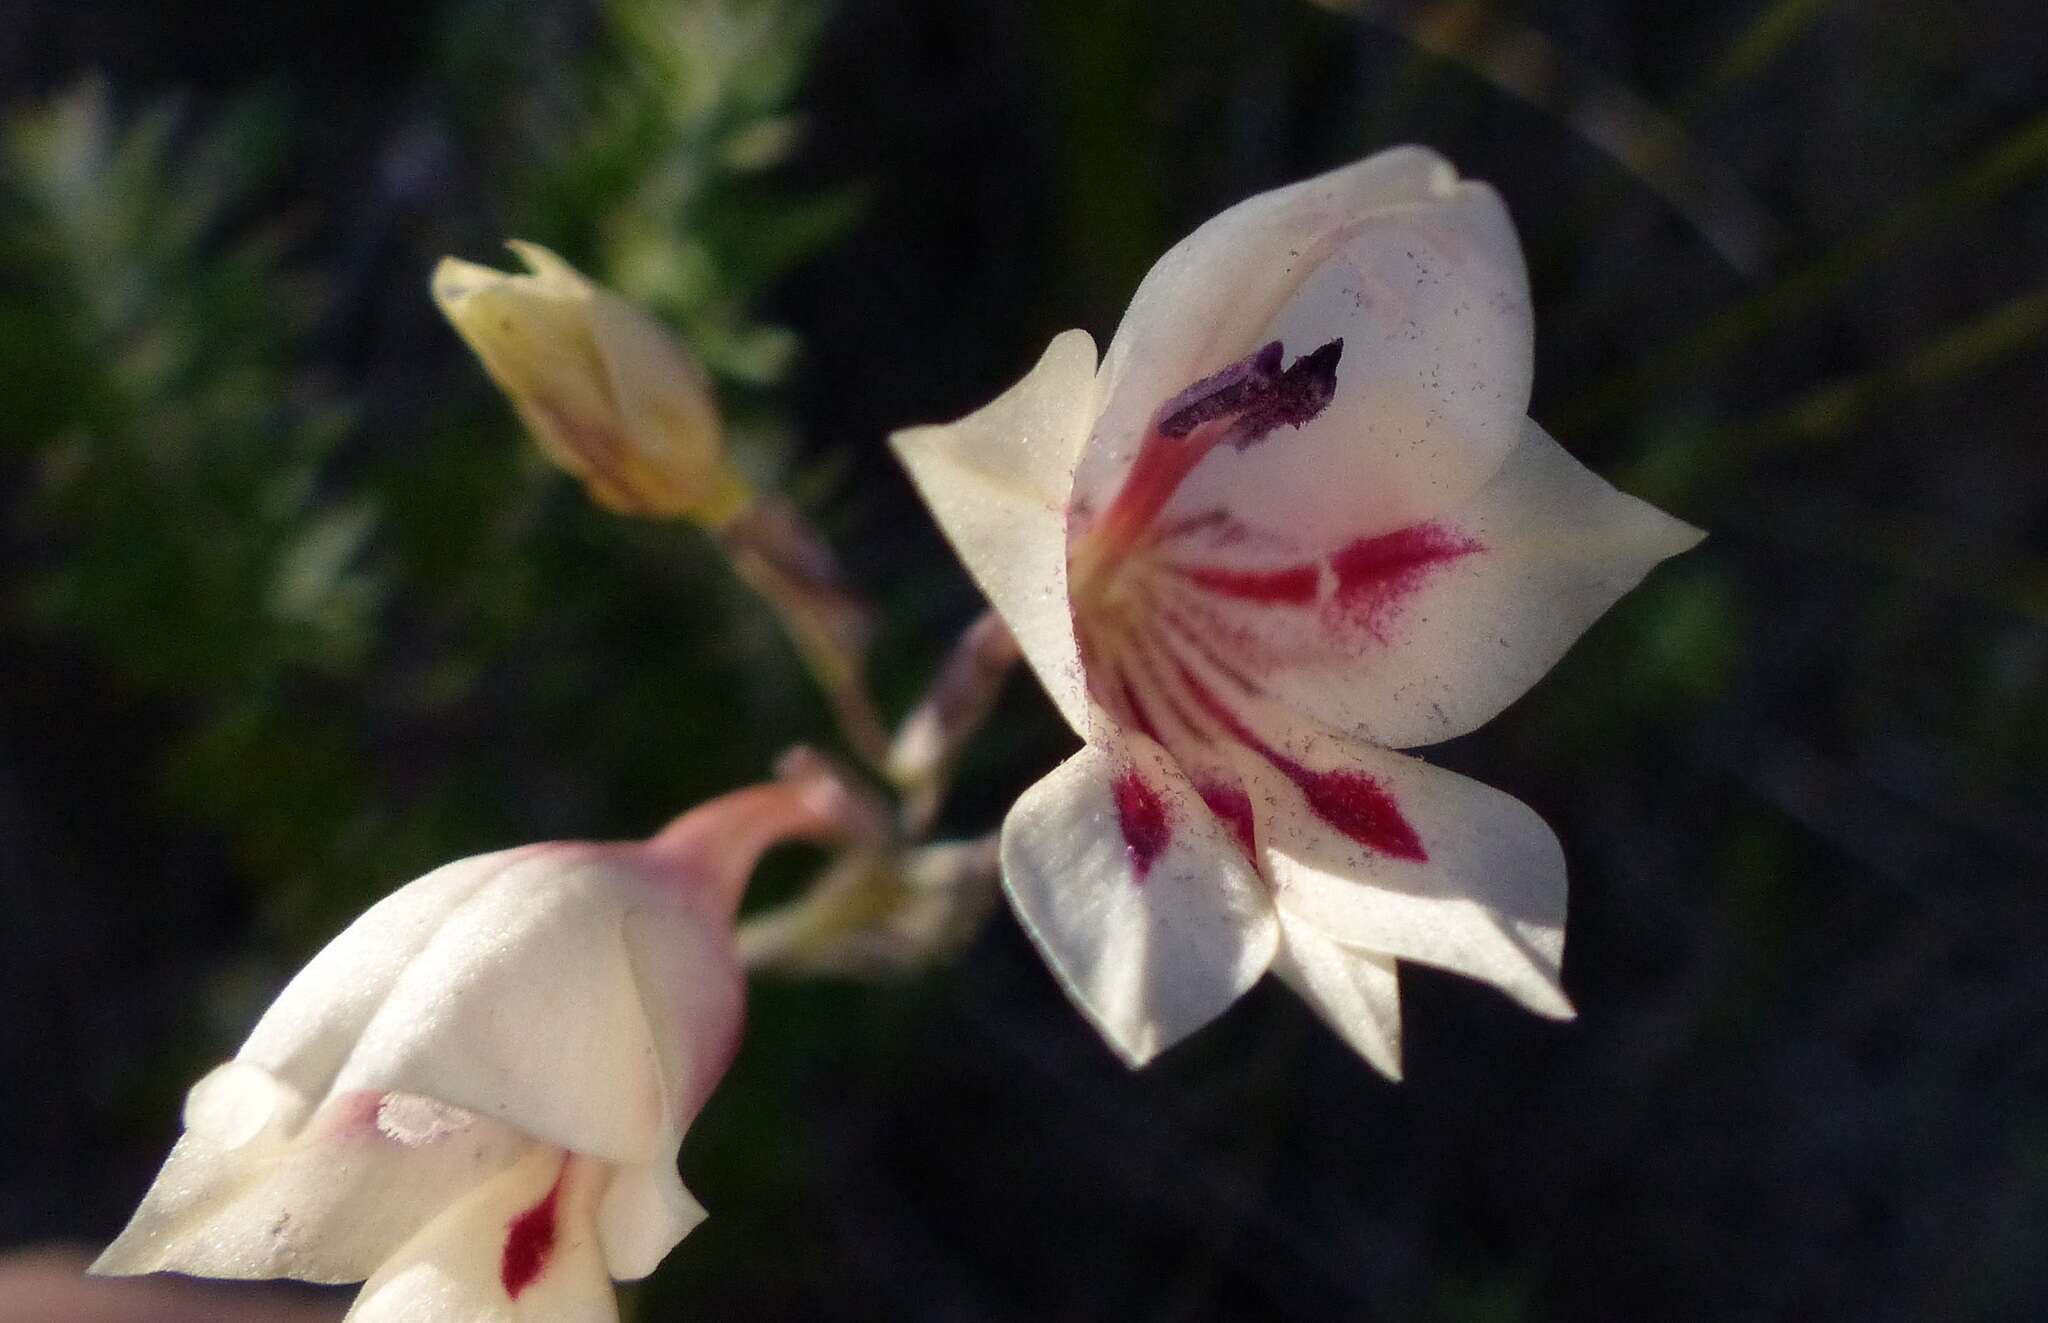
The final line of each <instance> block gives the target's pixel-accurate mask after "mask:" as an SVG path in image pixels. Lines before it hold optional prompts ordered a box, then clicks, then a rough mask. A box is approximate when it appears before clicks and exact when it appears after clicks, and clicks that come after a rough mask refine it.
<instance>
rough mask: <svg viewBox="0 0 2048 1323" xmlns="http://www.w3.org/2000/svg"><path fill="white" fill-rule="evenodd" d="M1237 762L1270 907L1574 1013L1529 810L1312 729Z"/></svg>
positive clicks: (1560, 899)
mask: <svg viewBox="0 0 2048 1323" xmlns="http://www.w3.org/2000/svg"><path fill="white" fill-rule="evenodd" d="M1286 758H1287V760H1288V761H1290V762H1291V764H1292V765H1291V768H1283V767H1280V766H1276V765H1275V764H1274V763H1273V762H1271V761H1270V760H1267V759H1265V758H1262V757H1260V756H1258V755H1256V754H1253V753H1249V752H1247V753H1245V754H1243V755H1242V758H1241V761H1242V763H1243V766H1244V768H1245V774H1246V777H1247V780H1248V781H1249V782H1250V783H1251V785H1252V787H1253V791H1252V800H1253V804H1254V808H1255V811H1256V812H1257V813H1258V815H1259V828H1260V838H1259V839H1260V845H1261V847H1262V853H1263V862H1264V866H1265V873H1266V876H1267V877H1268V878H1270V879H1271V880H1272V882H1273V885H1274V889H1275V890H1274V898H1275V902H1276V904H1277V905H1278V906H1279V907H1280V908H1281V909H1282V910H1284V911H1286V912H1288V913H1289V914H1291V915H1292V916H1293V917H1295V918H1297V919H1299V920H1301V921H1302V922H1303V923H1305V924H1307V925H1309V926H1310V927H1312V928H1314V929H1316V930H1317V931H1318V932H1320V933H1322V934H1323V935H1324V936H1326V937H1328V938H1329V939H1331V940H1333V941H1336V942H1339V943H1342V944H1343V945H1346V946H1351V947H1357V948H1360V949H1364V950H1369V951H1376V952H1379V953H1380V954H1382V955H1388V956H1393V957H1396V958H1398V959H1401V960H1414V961H1418V962H1420V963H1422V964H1426V965H1433V966H1436V967H1437V968H1440V969H1447V970H1450V971H1451V972H1453V973H1457V974H1463V975H1465V976H1466V977H1468V978H1474V979H1478V980H1479V981H1481V982H1483V983H1490V984H1492V985H1493V986H1495V987H1497V988H1499V989H1500V990H1501V991H1503V992H1505V993H1507V994H1508V995H1509V996H1510V997H1513V998H1514V999H1515V1000H1517V1001H1519V1002H1521V1003H1522V1004H1523V1005H1524V1006H1526V1007H1528V1008H1529V1009H1530V1010H1532V1011H1535V1012H1537V1013H1538V1014H1541V1015H1548V1016H1553V1017H1557V1018H1565V1017H1569V1016H1570V1015H1571V1014H1572V1008H1571V1003H1570V1002H1569V1001H1568V1000H1566V998H1565V995H1564V991H1563V988H1562V986H1561V985H1560V984H1559V982H1558V971H1559V966H1560V964H1561V963H1562V960H1563V956H1564V924H1565V871H1564V852H1563V850H1562V849H1560V848H1559V846H1558V843H1557V837H1556V836H1554V835H1553V834H1552V833H1551V831H1550V828H1549V827H1547V826H1545V825H1544V823H1543V820H1542V819H1541V818H1538V817H1537V816H1536V814H1535V813H1534V812H1533V811H1532V810H1530V808H1529V807H1528V806H1527V805H1525V804H1523V803H1522V802H1521V801H1519V800H1517V799H1514V798H1513V797H1511V796H1509V795H1505V794H1502V793H1501V792H1500V791H1498V790H1495V789H1493V788H1491V787H1489V786H1485V785H1481V784H1480V783H1479V782H1477V781H1473V780H1471V779H1469V778H1467V777H1463V776H1459V775H1457V774H1456V773H1454V772H1448V771H1445V770H1444V769H1442V768H1439V767H1432V766H1430V765H1429V764H1427V763H1425V762H1422V761H1421V760H1420V759H1417V758H1411V757H1408V756H1406V755H1403V754H1397V753H1392V752H1389V751H1387V750H1385V749H1377V748H1374V747H1372V746H1370V745H1365V744H1359V743H1354V742H1350V741H1340V740H1335V739H1331V738H1329V737H1327V736H1320V735H1316V734H1314V733H1309V734H1308V735H1307V737H1306V738H1305V739H1298V740H1297V741H1295V742H1294V743H1293V747H1292V748H1291V749H1290V750H1289V753H1288V755H1286Z"/></svg>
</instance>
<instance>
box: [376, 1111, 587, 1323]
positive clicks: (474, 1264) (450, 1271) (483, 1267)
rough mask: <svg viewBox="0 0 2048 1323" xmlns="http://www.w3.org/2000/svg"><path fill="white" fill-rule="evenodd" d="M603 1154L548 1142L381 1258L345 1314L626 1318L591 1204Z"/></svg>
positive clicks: (415, 1322) (503, 1322) (477, 1322)
mask: <svg viewBox="0 0 2048 1323" xmlns="http://www.w3.org/2000/svg"><path fill="white" fill-rule="evenodd" d="M607 1175H608V1173H607V1171H606V1170H605V1169H604V1168H603V1166H602V1165H601V1164H593V1163H589V1162H587V1161H586V1160H583V1159H578V1158H570V1157H569V1156H568V1155H567V1154H564V1153H562V1152H561V1151H560V1150H542V1151H537V1152H535V1153H533V1154H531V1155H529V1156H528V1158H527V1159H526V1160H525V1161H523V1162H521V1163H519V1165H517V1166H516V1167H513V1168H512V1169H510V1170H508V1171H505V1172H503V1173H501V1174H500V1175H499V1176H497V1177H496V1178H495V1179H493V1180H491V1181H488V1182H486V1183H485V1184H483V1185H480V1186H478V1187H477V1188H476V1189H475V1190H474V1191H472V1192H471V1193H470V1194H469V1196H468V1197H467V1198H465V1199H463V1200H461V1201H460V1202H458V1203H457V1204H455V1205H454V1206H453V1207H451V1208H449V1209H448V1210H447V1211H446V1212H444V1213H442V1214H441V1216H440V1217H438V1218H436V1219H435V1220H434V1221H433V1222H432V1223H430V1224H429V1225H428V1226H427V1227H425V1228H424V1229H423V1230H421V1231H420V1233H419V1234H418V1235H417V1236H415V1237H413V1239H412V1240H411V1241H409V1242H407V1243H406V1245H405V1246H404V1247H403V1248H402V1249H401V1250H399V1251H398V1253H397V1254H395V1255H394V1256H393V1257H392V1258H391V1260H390V1261H389V1262H388V1263H386V1264H385V1265H384V1266H383V1267H382V1268H380V1269H379V1270H378V1271H377V1273H376V1275H375V1276H373V1277H372V1278H371V1279H370V1280H369V1281H368V1282H367V1283H366V1284H365V1285H364V1286H363V1291H362V1294H361V1295H359V1296H357V1297H356V1303H355V1307H354V1308H353V1309H351V1310H350V1311H349V1313H348V1318H347V1319H346V1320H344V1323H618V1317H619V1314H618V1300H617V1297H616V1296H615V1294H614V1292H613V1290H612V1283H611V1278H610V1277H609V1276H607V1275H606V1273H605V1266H604V1258H603V1255H602V1254H601V1253H600V1251H599V1248H598V1237H597V1231H596V1228H595V1226H594V1224H593V1221H592V1209H593V1206H594V1204H595V1203H596V1200H597V1197H598V1194H599V1191H600V1188H601V1187H602V1185H603V1183H604V1181H605V1179H606V1177H607Z"/></svg>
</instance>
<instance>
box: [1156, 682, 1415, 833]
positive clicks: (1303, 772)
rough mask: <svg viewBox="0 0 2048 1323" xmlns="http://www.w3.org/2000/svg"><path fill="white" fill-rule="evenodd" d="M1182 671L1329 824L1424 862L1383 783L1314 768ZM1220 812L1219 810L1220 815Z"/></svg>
mask: <svg viewBox="0 0 2048 1323" xmlns="http://www.w3.org/2000/svg"><path fill="white" fill-rule="evenodd" d="M1179 669H1180V677H1181V681H1182V683H1184V684H1185V685H1186V686H1187V688H1188V691H1189V692H1190V693H1192V694H1193V695H1194V696H1195V701H1196V702H1198V703H1200V704H1201V705H1202V707H1203V708H1204V709H1206V710H1207V711H1208V712H1209V713H1210V715H1212V716H1213V717H1215V718H1216V720H1217V721H1219V722H1221V723H1222V724H1223V725H1224V727H1225V728H1226V729H1227V730H1229V732H1230V734H1231V735H1232V736H1233V737H1235V738H1236V739H1237V740H1238V741H1240V742H1241V743H1243V744H1244V746H1245V747H1246V748H1248V749H1250V750H1251V751H1252V752H1254V753H1256V754H1258V755H1259V756H1260V757H1261V758H1264V759H1265V760H1266V761H1267V762H1268V763H1271V764H1272V765H1273V770H1274V771H1276V772H1278V773H1280V775H1282V776H1284V777H1286V778H1287V779H1288V780H1290V781H1292V782H1294V784H1295V785H1296V786H1298V787H1299V788H1300V790H1301V795H1302V798H1303V799H1305V800H1307V801H1308V807H1309V811H1310V812H1312V813H1314V814H1315V815H1316V816H1317V817H1319V818H1321V819H1322V820H1323V821H1324V822H1325V823H1327V824H1328V825H1329V826H1331V827H1333V828H1335V829H1336V830H1337V831H1340V832H1342V833H1343V834H1344V835H1346V836H1348V837H1350V838H1351V839H1352V840H1353V841H1356V842H1357V843H1358V844H1360V845H1362V846H1364V847H1365V848H1366V849H1368V850H1373V851H1377V852H1378V853H1380V854H1384V855H1391V856H1392V857H1394V858H1396V859H1407V860H1411V861H1413V862H1415V863H1418V864H1419V863H1422V862H1424V861H1425V860H1427V859H1428V858H1429V851H1427V850H1425V849H1424V848H1423V845H1422V838H1421V837H1420V836H1418V835H1416V832H1415V828H1414V827H1412V826H1410V825H1409V823H1408V819H1407V818H1405V817H1403V816H1402V815H1401V806H1400V805H1399V804H1398V803H1396V802H1395V800H1394V797H1393V795H1392V794H1391V793H1389V792H1388V790H1387V788H1386V787H1385V786H1384V785H1382V784H1381V783H1380V782H1379V781H1377V780H1375V779H1374V778H1372V777H1370V776H1367V775H1366V774H1365V773H1363V772H1353V771H1349V770H1345V769H1342V768H1340V769H1338V770H1336V771H1330V772H1318V771H1316V770H1315V769H1313V768H1311V767H1309V766H1307V765H1306V764H1303V763H1299V762H1296V761H1295V760H1294V759H1292V758H1290V757H1288V756H1287V755H1286V754H1284V753H1281V752H1280V751H1279V750H1278V749H1275V748H1274V747H1273V746H1271V745H1270V744H1267V743H1266V742H1265V741H1264V740H1262V739H1260V738H1259V737H1258V735H1257V734H1256V733H1255V732H1254V731H1253V730H1252V728H1251V727H1250V726H1249V725H1248V724H1246V722H1245V720H1244V718H1243V717H1240V716H1239V715H1237V713H1236V711H1234V710H1233V709H1232V708H1231V707H1230V705H1229V704H1227V703H1225V702H1224V701H1223V700H1222V699H1220V698H1218V697H1217V696H1216V693H1215V691H1214V690H1212V689H1210V688H1209V686H1207V685H1205V684H1203V683H1202V681H1201V678H1200V677H1198V676H1197V675H1195V673H1194V672H1192V671H1190V670H1189V669H1188V668H1187V667H1186V666H1181V667H1180V668H1179ZM1219 816H1220V815H1219Z"/></svg>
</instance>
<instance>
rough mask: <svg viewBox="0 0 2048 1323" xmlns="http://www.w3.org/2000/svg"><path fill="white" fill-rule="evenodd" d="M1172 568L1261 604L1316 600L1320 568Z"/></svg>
mask: <svg viewBox="0 0 2048 1323" xmlns="http://www.w3.org/2000/svg"><path fill="white" fill-rule="evenodd" d="M1173 568H1174V571H1175V572H1176V573H1177V574H1179V575H1180V576H1181V577H1182V578H1184V579H1186V580H1187V581H1188V582H1189V583H1192V584H1194V585H1195V586H1196V587H1197V588H1204V589H1207V590H1208V591H1209V592H1212V593H1220V594H1221V595H1223V596H1224V597H1235V598H1238V599H1240V600H1242V601H1246V602H1256V603H1258V604H1259V605H1260V606H1307V605H1309V604H1310V603H1311V602H1313V601H1315V600H1316V586H1317V585H1318V584H1319V583H1320V582H1321V580H1322V571H1321V570H1320V569H1318V568H1317V567H1316V566H1314V565H1289V566H1287V567H1286V568H1285V569H1278V570H1232V569H1225V568H1224V567H1223V566H1220V565H1176V566H1174V567H1173Z"/></svg>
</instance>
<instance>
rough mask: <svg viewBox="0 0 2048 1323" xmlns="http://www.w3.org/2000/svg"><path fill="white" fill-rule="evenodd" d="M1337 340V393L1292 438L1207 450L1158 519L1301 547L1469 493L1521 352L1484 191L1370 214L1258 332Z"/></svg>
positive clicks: (1525, 345)
mask: <svg viewBox="0 0 2048 1323" xmlns="http://www.w3.org/2000/svg"><path fill="white" fill-rule="evenodd" d="M1339 337H1341V338H1342V339H1343V341H1344V352H1343V356H1342V357H1341V358H1340V359H1339V360H1338V363H1337V393H1336V396H1335V398H1334V399H1332V400H1331V401H1330V404H1329V406H1328V407H1327V408H1325V409H1324V410H1323V412H1322V413H1321V414H1319V415H1318V416H1317V417H1315V418H1314V419H1312V420H1310V421H1309V422H1307V423H1305V424H1303V425H1302V426H1301V427H1300V428H1299V429H1288V428H1281V429H1278V430H1276V431H1274V432H1272V433H1270V434H1269V435H1267V437H1266V438H1265V439H1264V440H1263V441H1260V442H1258V443H1257V444H1254V445H1251V446H1247V447H1246V448H1244V449H1243V450H1236V449H1233V448H1231V447H1229V446H1223V447H1219V448H1218V449H1217V450H1215V451H1214V452H1212V453H1211V454H1210V456H1209V457H1208V459H1207V460H1206V461H1204V462H1203V464H1202V465H1201V466H1200V467H1198V468H1197V469H1196V470H1195V471H1194V473H1193V474H1191V475H1190V476H1189V477H1188V480H1187V482H1186V483H1185V484H1184V485H1182V487H1181V488H1180V490H1179V492H1178V493H1176V495H1175V497H1174V499H1173V500H1172V501H1171V502H1169V503H1168V505H1167V507H1166V512H1165V518H1166V520H1167V521H1168V522H1171V521H1173V520H1175V519H1179V518H1183V517H1192V516H1196V515H1201V514H1205V513H1207V512H1209V511H1212V510H1223V511H1227V512H1228V513H1229V514H1230V515H1231V516H1233V517H1234V518H1236V519H1237V520H1239V521H1241V522H1245V523H1250V524H1254V525H1266V526H1278V527H1284V528H1287V529H1289V530H1290V531H1292V532H1293V533H1295V534H1296V535H1297V536H1299V537H1302V538H1305V539H1308V540H1310V541H1312V542H1324V541H1328V540H1330V539H1333V538H1336V537H1338V536H1342V535H1345V534H1358V533H1375V532H1383V531H1385V530H1387V529H1390V528H1396V527H1399V526H1400V525H1401V524H1403V523H1406V522H1410V521H1413V520H1417V519H1426V518H1428V517H1430V516H1431V515H1434V514H1438V513H1440V512H1442V511H1443V510H1446V509H1448V508H1450V507H1451V506H1453V505H1456V504H1457V503H1458V502H1460V501H1462V500H1464V499H1465V498H1466V497H1467V496H1469V495H1471V494H1472V493H1473V492H1475V491H1477V490H1478V489H1479V488H1480V487H1481V486H1482V485H1483V484H1484V483H1485V482H1486V480H1487V479H1488V478H1490V477H1491V476H1492V475H1493V473H1494V472H1495V471H1496V470H1497V469H1498V468H1499V467H1500V465H1501V462H1502V461H1503V460H1504V459H1505V458H1506V456H1507V455H1508V453H1509V452H1510V451H1511V450H1513V449H1514V447H1515V444H1516V442H1517V441H1518V440H1519V438H1520V435H1521V428H1522V421H1523V417H1524V415H1525V414H1526V413H1527V411H1528V407H1529V385H1530V378H1531V370H1532V365H1533V349H1534V344H1535V331H1534V325H1533V322H1532V320H1531V317H1530V313H1529V291H1528V281H1527V276H1526V275H1525V273H1524V271H1523V268H1522V260H1521V251H1520V248H1519V246H1518V245H1517V242H1516V239H1515V232H1514V227H1513V225H1512V223H1511V222H1510V221H1509V220H1508V215H1507V209H1506V208H1505V207H1504V206H1503V205H1502V204H1501V200H1500V197H1499V195H1498V194H1496V193H1495V192H1494V191H1493V190H1492V189H1491V188H1489V187H1487V186H1486V185H1484V184H1475V183H1461V184H1458V185H1457V186H1456V188H1455V190H1454V191H1453V192H1452V194H1451V196H1450V197H1449V198H1447V199H1446V200H1445V201H1443V202H1441V203H1434V204H1419V205H1413V206H1406V207H1400V208H1396V209H1393V210H1389V211H1385V212H1381V213H1379V214H1377V215H1375V216H1372V217H1369V218H1367V219H1366V220H1364V221H1361V222H1360V223H1359V228H1358V232H1357V234H1356V235H1355V236H1353V237H1352V238H1351V239H1349V240H1348V241H1347V242H1346V243H1345V244H1344V246H1343V247H1342V248H1341V249H1340V250H1339V251H1338V252H1336V253H1334V254H1333V255H1332V256H1331V257H1330V259H1329V260H1328V261H1327V262H1325V263H1324V264H1323V265H1322V266H1321V267H1320V268H1319V269H1318V270H1317V271H1316V272H1315V274H1313V275H1312V276H1310V277H1309V279H1308V281H1307V282H1306V283H1305V284H1303V285H1302V287H1301V288H1300V289H1299V290H1297V291H1296V292H1295V295H1294V298H1293V299H1292V300H1291V301H1290V302H1289V304H1288V306H1287V307H1286V308H1285V309H1284V310H1283V311H1282V312H1281V314H1280V316H1279V317H1278V318H1276V319H1275V320H1274V321H1273V322H1272V323H1270V324H1269V325H1267V326H1266V327H1265V328H1263V329H1262V330H1261V331H1260V332H1259V337H1258V338H1259V340H1260V341H1261V342H1265V341H1269V340H1278V341H1280V342H1281V343H1282V344H1283V345H1285V346H1286V350H1287V354H1288V356H1289V358H1290V359H1291V358H1292V357H1293V356H1294V355H1296V354H1301V353H1306V352H1308V351H1309V350H1312V349H1314V348H1316V347H1317V346H1319V345H1322V344H1325V343H1327V342H1328V341H1330V340H1332V339H1336V338H1339Z"/></svg>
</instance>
